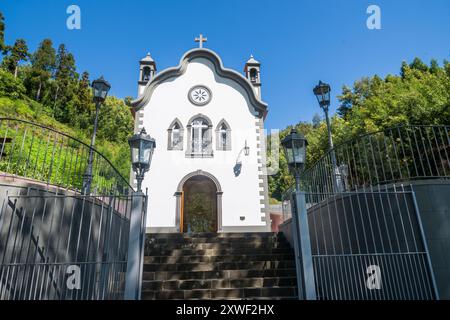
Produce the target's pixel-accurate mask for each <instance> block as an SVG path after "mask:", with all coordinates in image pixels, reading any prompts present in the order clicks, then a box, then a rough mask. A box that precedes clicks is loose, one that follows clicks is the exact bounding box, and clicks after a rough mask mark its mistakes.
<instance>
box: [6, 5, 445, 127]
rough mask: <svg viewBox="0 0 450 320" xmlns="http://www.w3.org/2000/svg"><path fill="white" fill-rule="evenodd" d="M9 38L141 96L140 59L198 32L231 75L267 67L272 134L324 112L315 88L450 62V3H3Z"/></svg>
mask: <svg viewBox="0 0 450 320" xmlns="http://www.w3.org/2000/svg"><path fill="white" fill-rule="evenodd" d="M71 4H76V5H78V6H79V7H80V8H81V30H68V29H67V28H66V19H67V17H68V14H66V9H67V7H68V6H69V5H71ZM371 4H376V5H378V6H379V7H380V8H381V23H382V29H381V30H369V29H368V28H367V27H366V20H367V18H368V16H369V15H368V14H367V13H366V9H367V7H368V6H369V5H371ZM0 10H1V11H2V12H3V14H4V15H5V17H6V28H7V29H6V41H7V43H13V41H14V40H15V39H16V38H25V39H26V40H27V42H28V45H29V47H30V48H31V49H32V50H34V49H35V48H36V47H37V45H38V44H39V42H40V41H41V40H42V39H44V38H51V39H52V40H53V41H54V43H55V47H56V46H57V45H59V44H60V43H65V44H66V46H67V47H68V49H69V51H71V52H73V53H74V55H75V57H76V60H77V71H78V72H80V73H81V72H82V71H84V70H88V71H89V72H90V74H91V78H94V77H98V76H100V75H104V76H105V78H106V79H107V80H108V81H110V83H111V84H112V89H111V93H112V94H113V95H117V96H119V97H125V96H133V97H135V96H136V92H137V83H136V82H137V77H138V60H139V59H140V58H142V57H143V56H145V54H146V52H147V51H149V52H151V54H152V56H153V57H154V59H155V60H156V62H157V67H158V70H163V69H165V68H167V67H171V66H175V65H177V64H178V62H179V59H180V58H181V56H182V55H183V53H184V52H185V51H187V50H189V49H191V48H193V47H196V44H195V43H194V41H193V39H194V37H195V36H197V35H198V34H199V33H203V34H204V35H206V36H207V37H208V42H207V44H206V45H205V46H206V47H208V48H210V49H212V50H214V51H216V52H217V53H218V54H219V55H220V56H221V57H222V60H223V62H224V65H225V66H226V67H228V68H233V69H236V70H238V71H242V69H243V65H244V63H245V61H246V59H247V58H248V57H249V55H250V54H253V55H254V56H255V57H256V58H257V59H258V60H259V61H261V62H262V71H261V72H262V82H263V87H262V95H263V100H265V101H266V102H267V103H268V104H269V107H270V111H269V115H268V118H267V121H266V127H268V128H284V127H285V126H287V125H289V124H293V123H296V122H298V121H300V120H304V121H310V120H311V119H312V117H313V115H314V114H315V113H316V112H319V113H320V110H319V108H318V106H317V102H316V100H315V97H314V96H313V94H312V88H313V86H314V85H315V84H316V83H317V82H318V80H323V81H326V82H328V83H330V84H331V86H332V90H333V91H332V93H333V108H332V111H333V112H334V111H335V109H336V107H337V104H338V101H337V99H336V96H337V95H339V93H340V92H341V88H342V86H343V85H344V84H352V83H353V82H354V81H355V80H357V79H359V78H361V77H363V76H368V75H374V74H378V75H380V76H384V75H386V74H389V73H398V71H399V68H400V64H401V62H402V61H403V60H406V61H411V60H412V59H413V58H414V57H416V56H418V57H420V58H422V59H423V60H424V61H426V62H429V61H430V60H431V59H432V58H436V59H438V61H439V62H442V61H443V59H448V60H450V1H449V0H428V1H426V0H372V1H365V0H322V1H314V0H290V1H287V0H277V1H275V0H258V1H245V0H178V1H177V0H151V1H148V0H147V1H143V0H127V1H108V0H95V1H93V0H71V1H65V0H58V1H55V0H45V1H44V0H39V1H38V0H28V1H25V0H0Z"/></svg>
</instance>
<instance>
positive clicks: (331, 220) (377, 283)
mask: <svg viewBox="0 0 450 320" xmlns="http://www.w3.org/2000/svg"><path fill="white" fill-rule="evenodd" d="M449 178H450V127H449V126H403V127H396V128H391V129H386V130H384V131H380V132H376V133H373V134H367V135H364V136H361V137H359V138H357V139H354V140H351V141H348V142H346V143H343V144H341V145H339V146H337V147H335V148H334V149H332V150H330V151H329V152H328V153H326V154H325V155H324V156H323V157H322V158H321V159H319V161H317V162H316V163H315V164H314V165H313V166H311V167H310V168H309V169H307V170H306V171H305V172H304V173H303V174H302V176H301V179H300V188H301V190H302V192H299V193H297V195H300V194H301V195H302V196H301V197H300V196H297V197H293V196H292V195H293V191H292V190H288V191H287V192H286V194H285V196H284V205H283V211H284V212H285V219H286V218H288V217H289V216H291V215H292V214H293V213H294V212H297V210H295V203H294V199H301V201H302V203H300V205H299V206H298V207H299V208H300V211H302V210H303V214H304V212H305V211H306V212H307V213H306V215H307V217H304V216H301V215H302V213H300V215H299V216H300V217H302V218H303V221H307V225H308V226H307V228H306V229H305V228H304V225H302V229H301V230H302V231H303V232H305V231H306V232H307V233H308V235H307V237H306V238H307V239H309V241H308V244H309V242H310V245H311V254H310V255H309V258H308V259H309V262H310V263H309V264H310V265H312V269H313V271H308V270H311V269H308V266H306V264H304V262H302V261H299V260H297V262H298V263H297V265H298V266H299V265H303V270H301V271H302V272H303V271H304V274H306V273H307V271H308V272H309V274H310V275H312V277H314V284H311V285H310V287H313V288H307V290H306V292H308V293H311V292H313V294H309V296H310V297H311V296H313V297H316V298H317V299H324V300H329V299H330V300H340V299H345V300H347V299H349V300H352V299H402V300H409V299H412V300H425V299H439V293H438V290H437V286H436V281H435V278H434V272H433V267H432V264H431V259H430V253H429V251H428V246H427V241H426V237H425V233H424V228H423V225H422V221H421V213H420V212H419V206H418V204H417V201H416V197H415V193H414V191H413V188H412V187H411V183H412V181H415V180H430V179H445V180H447V179H449ZM291 207H292V210H291ZM302 208H303V209H302ZM292 221H293V222H291V230H292V228H294V226H293V225H295V224H298V223H299V222H298V221H302V220H301V219H297V221H296V219H292ZM305 224H306V223H305ZM295 230H300V228H299V225H297V226H296V229H295ZM302 236H304V235H301V234H300V235H299V236H295V232H293V240H294V243H295V247H296V248H299V247H301V246H299V245H298V244H299V243H301V242H302V240H303V241H304V238H305V237H303V238H302ZM307 249H308V251H309V248H307ZM296 250H297V249H296ZM297 254H298V255H299V256H301V255H302V253H301V252H297ZM311 256H312V257H311ZM302 258H303V261H306V259H305V257H304V256H302ZM298 270H300V269H298ZM305 270H306V271H305ZM302 272H300V271H298V272H297V274H298V275H299V276H300V277H301V276H302ZM299 283H300V285H303V286H306V285H305V283H306V282H305V280H304V278H303V281H300V282H299ZM299 292H301V290H299Z"/></svg>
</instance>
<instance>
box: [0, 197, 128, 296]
mask: <svg viewBox="0 0 450 320" xmlns="http://www.w3.org/2000/svg"><path fill="white" fill-rule="evenodd" d="M130 214H131V197H128V196H109V197H104V196H95V195H94V196H83V195H67V194H65V195H58V194H50V193H48V192H43V191H42V190H33V189H32V188H28V189H27V191H26V193H25V194H20V195H8V196H7V197H6V198H5V199H4V201H3V204H2V208H1V211H0V262H1V264H0V299H39V300H40V299H121V298H123V293H124V286H125V272H126V267H127V250H128V237H129V230H130Z"/></svg>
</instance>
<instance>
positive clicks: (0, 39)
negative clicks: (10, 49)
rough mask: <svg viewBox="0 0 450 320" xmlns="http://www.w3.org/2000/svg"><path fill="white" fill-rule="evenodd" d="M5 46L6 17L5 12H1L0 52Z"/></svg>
mask: <svg viewBox="0 0 450 320" xmlns="http://www.w3.org/2000/svg"><path fill="white" fill-rule="evenodd" d="M4 47H5V17H4V16H3V13H2V12H0V52H2V51H3V50H4Z"/></svg>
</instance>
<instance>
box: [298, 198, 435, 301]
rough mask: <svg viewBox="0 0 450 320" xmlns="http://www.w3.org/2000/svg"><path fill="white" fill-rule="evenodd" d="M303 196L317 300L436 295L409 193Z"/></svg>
mask: <svg viewBox="0 0 450 320" xmlns="http://www.w3.org/2000/svg"><path fill="white" fill-rule="evenodd" d="M306 198H307V203H309V204H310V205H312V206H311V207H310V208H309V209H308V223H309V230H310V236H311V249H312V258H313V265H314V273H315V284H316V294H317V297H318V298H319V299H325V300H329V299H333V300H334V299H339V300H341V299H389V300H391V299H402V300H403V299H420V300H424V299H436V298H437V297H438V295H437V291H436V284H435V281H434V276H433V272H432V268H431V261H430V257H429V253H428V249H427V244H426V241H425V240H424V234H423V230H422V224H421V221H420V215H419V212H418V207H417V204H416V202H415V196H414V193H413V192H412V191H404V190H392V191H389V190H387V191H379V192H363V193H350V192H349V193H340V194H336V195H334V196H332V197H330V198H328V199H327V200H326V201H322V202H321V203H318V204H316V205H313V200H314V199H315V198H317V195H316V194H307V195H306Z"/></svg>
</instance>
